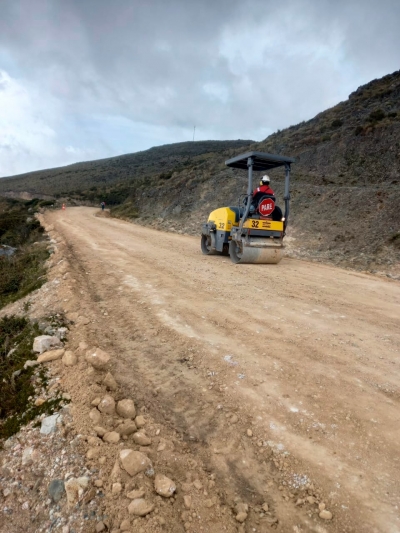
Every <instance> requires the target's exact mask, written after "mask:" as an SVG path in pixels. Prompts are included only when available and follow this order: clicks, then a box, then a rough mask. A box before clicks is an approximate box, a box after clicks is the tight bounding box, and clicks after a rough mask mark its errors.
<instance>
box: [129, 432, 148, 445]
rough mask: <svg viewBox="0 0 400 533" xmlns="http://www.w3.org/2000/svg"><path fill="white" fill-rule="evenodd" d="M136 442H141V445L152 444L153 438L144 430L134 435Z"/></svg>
mask: <svg viewBox="0 0 400 533" xmlns="http://www.w3.org/2000/svg"><path fill="white" fill-rule="evenodd" d="M132 438H133V440H134V442H136V444H139V445H140V446H150V444H151V439H150V438H149V437H148V436H147V435H145V434H144V433H143V431H138V432H137V433H134V434H133V436H132Z"/></svg>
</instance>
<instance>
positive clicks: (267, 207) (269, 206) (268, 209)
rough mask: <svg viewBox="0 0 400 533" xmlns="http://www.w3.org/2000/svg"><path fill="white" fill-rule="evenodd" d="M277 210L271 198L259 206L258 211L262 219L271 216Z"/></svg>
mask: <svg viewBox="0 0 400 533" xmlns="http://www.w3.org/2000/svg"><path fill="white" fill-rule="evenodd" d="M274 209H275V202H274V201H273V200H271V198H265V199H264V200H263V201H262V202H261V203H260V205H259V206H258V211H259V213H260V215H261V216H262V217H267V216H269V215H270V214H271V213H272V211H273V210H274Z"/></svg>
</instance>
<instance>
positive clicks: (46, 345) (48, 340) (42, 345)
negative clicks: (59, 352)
mask: <svg viewBox="0 0 400 533" xmlns="http://www.w3.org/2000/svg"><path fill="white" fill-rule="evenodd" d="M54 346H61V342H60V339H59V338H58V337H52V336H50V335H39V337H35V339H34V340H33V351H34V352H37V353H40V354H41V353H43V352H46V351H47V350H50V348H52V347H54Z"/></svg>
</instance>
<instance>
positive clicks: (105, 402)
mask: <svg viewBox="0 0 400 533" xmlns="http://www.w3.org/2000/svg"><path fill="white" fill-rule="evenodd" d="M97 409H98V410H99V411H100V412H101V413H105V414H107V415H113V414H114V413H115V401H114V398H113V397H112V396H109V395H108V394H107V395H106V396H104V398H103V399H102V400H101V402H100V403H99V405H98V406H97Z"/></svg>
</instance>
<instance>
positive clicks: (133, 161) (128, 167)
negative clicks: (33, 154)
mask: <svg viewBox="0 0 400 533" xmlns="http://www.w3.org/2000/svg"><path fill="white" fill-rule="evenodd" d="M253 142H254V141H249V140H247V141H246V140H238V141H196V142H183V143H176V144H166V145H164V146H156V147H153V148H150V149H149V150H144V151H142V152H136V153H133V154H126V155H122V156H117V157H110V158H107V159H98V160H96V161H86V162H83V163H75V164H73V165H68V166H65V167H59V168H51V169H48V170H39V171H36V172H29V173H27V174H21V175H19V176H12V177H8V178H2V179H0V194H5V193H17V194H20V193H27V195H28V196H39V197H46V196H49V195H50V196H55V197H56V198H57V197H60V196H65V195H71V194H74V193H76V194H79V193H81V192H82V191H88V195H89V196H93V197H94V196H95V194H93V193H96V191H99V197H100V196H101V195H102V194H103V193H104V192H106V191H107V190H108V189H109V188H110V187H113V186H115V185H119V184H124V185H128V187H129V185H131V184H132V182H133V181H135V180H141V179H145V178H147V177H151V176H157V177H161V178H165V177H166V178H168V177H169V176H170V173H171V171H172V170H183V169H184V168H185V167H187V166H189V165H190V164H191V162H192V160H193V159H195V158H196V157H198V156H200V155H202V154H205V153H219V152H224V151H226V150H237V149H239V150H240V149H241V148H246V147H247V146H249V145H250V144H251V143H253ZM90 193H92V194H90ZM26 199H28V198H26ZM121 199H122V200H123V199H124V197H123V195H121V192H120V191H119V194H118V198H116V199H115V203H119V202H120V201H121ZM110 200H111V203H114V202H113V201H112V199H111V198H110V199H109V201H110Z"/></svg>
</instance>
